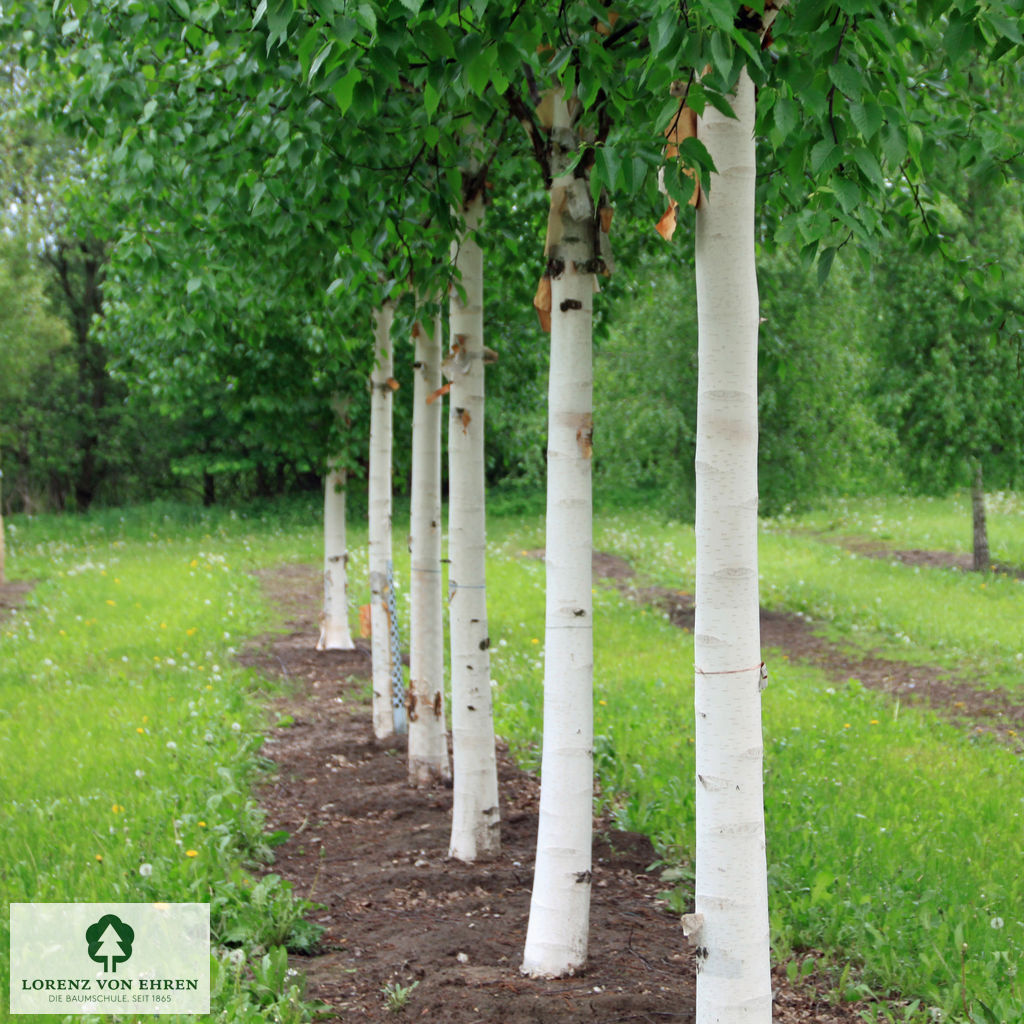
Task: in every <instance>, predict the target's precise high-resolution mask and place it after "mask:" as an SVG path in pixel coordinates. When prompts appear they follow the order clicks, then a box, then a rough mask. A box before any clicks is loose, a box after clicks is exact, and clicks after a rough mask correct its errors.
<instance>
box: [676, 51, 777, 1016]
mask: <svg viewBox="0 0 1024 1024" xmlns="http://www.w3.org/2000/svg"><path fill="white" fill-rule="evenodd" d="M732 107H733V110H734V112H735V114H736V119H732V118H728V117H725V116H724V115H722V114H721V113H719V112H718V111H716V110H714V108H712V107H711V106H708V107H707V109H706V111H705V117H704V119H703V120H702V121H701V123H700V124H699V127H698V137H699V138H700V139H701V141H703V143H704V145H705V146H706V147H707V149H708V152H709V153H710V154H711V157H712V159H713V160H714V162H715V166H716V167H717V168H718V173H716V174H713V175H712V177H711V194H710V196H709V197H708V196H705V197H704V198H703V199H702V200H701V202H700V205H699V206H698V209H697V228H696V274H697V310H698V364H699V371H698V372H699V380H698V399H697V457H696V474H697V518H696V527H695V528H696V540H697V578H696V622H695V624H694V631H693V632H694V648H695V660H696V665H695V708H696V768H697V779H696V790H697V801H696V831H697V847H696V907H695V914H694V915H693V917H692V918H691V919H690V921H689V928H688V931H689V934H690V937H691V941H694V942H695V944H696V945H697V947H698V966H697V1022H698V1024H711V1022H712V1021H715V1022H719V1021H729V1022H732V1021H740V1020H742V1021H745V1022H752V1024H765V1022H768V1021H770V1020H771V1012H772V1005H771V1004H772V993H771V976H770V963H769V943H768V892H767V871H766V862H765V836H764V801H763V785H764V779H763V767H762V765H763V739H762V736H761V689H762V680H761V653H760V650H761V641H760V624H759V619H758V600H759V597H758V565H757V332H758V296H757V272H756V269H755V262H754V179H755V152H754V88H753V85H752V83H751V81H750V78H749V77H748V75H747V73H746V72H745V71H744V72H743V73H742V74H741V75H740V80H739V83H738V85H737V91H736V95H735V96H734V97H733V99H732Z"/></svg>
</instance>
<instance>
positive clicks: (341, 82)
mask: <svg viewBox="0 0 1024 1024" xmlns="http://www.w3.org/2000/svg"><path fill="white" fill-rule="evenodd" d="M362 78H363V73H362V72H361V71H360V70H359V68H353V69H352V70H351V71H350V72H349V73H348V74H347V75H343V76H342V77H341V78H339V79H338V81H337V82H335V83H334V86H333V87H332V89H331V91H332V92H333V93H334V99H335V100H336V101H337V104H338V109H339V110H340V111H341V113H343V114H347V113H348V110H349V107H351V106H352V92H353V90H354V89H355V87H356V85H357V84H358V83H359V82H360V81H362Z"/></svg>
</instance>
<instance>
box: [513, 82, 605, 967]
mask: <svg viewBox="0 0 1024 1024" xmlns="http://www.w3.org/2000/svg"><path fill="white" fill-rule="evenodd" d="M550 103H551V121H550V143H549V144H550V157H549V159H550V165H549V168H550V169H549V173H550V176H551V188H550V207H551V209H550V215H549V221H548V236H547V247H546V252H545V256H546V257H547V260H548V264H547V274H546V278H545V280H546V281H547V282H548V285H545V284H544V283H542V286H541V290H542V292H544V291H546V288H547V286H549V287H550V304H549V308H550V313H549V315H550V325H551V369H550V376H549V385H548V468H547V512H546V524H547V525H546V530H547V535H546V542H545V565H546V570H547V572H546V586H545V628H544V737H543V749H542V755H541V798H540V818H539V823H538V835H537V859H536V862H535V869H534V881H533V891H532V895H531V901H530V919H529V925H528V928H527V933H526V946H525V950H524V954H523V965H522V969H523V971H524V972H525V973H527V974H531V975H534V976H539V977H558V976H561V975H564V974H572V973H574V972H576V971H577V970H580V969H581V968H582V967H583V965H584V964H585V963H586V958H587V940H588V934H589V914H590V884H591V832H592V818H593V809H592V808H593V774H594V767H593V732H594V726H593V681H594V678H593V677H594V655H593V601H592V598H591V557H592V550H593V542H592V520H593V506H592V496H591V455H592V451H593V448H592V441H593V429H594V424H593V370H592V356H591V340H592V318H593V300H594V292H595V290H596V278H595V271H596V270H597V266H598V263H599V262H600V253H599V252H597V253H595V244H594V243H595V239H596V238H597V237H598V236H599V234H600V225H599V223H598V216H597V211H596V209H595V204H594V202H593V199H592V198H591V195H590V189H589V187H588V185H589V183H588V180H587V177H586V175H585V174H582V173H581V174H573V173H572V172H571V170H569V165H570V163H571V162H572V161H573V160H574V158H575V157H576V155H577V151H578V149H579V147H580V138H579V135H578V128H577V125H576V116H577V115H578V112H579V103H578V101H577V100H576V97H575V96H573V97H571V98H570V99H569V100H568V101H567V100H566V98H565V96H564V93H563V92H562V91H561V90H560V89H555V90H554V91H553V92H552V93H551V94H550ZM541 305H542V306H543V305H547V303H546V301H545V300H544V299H542V300H541Z"/></svg>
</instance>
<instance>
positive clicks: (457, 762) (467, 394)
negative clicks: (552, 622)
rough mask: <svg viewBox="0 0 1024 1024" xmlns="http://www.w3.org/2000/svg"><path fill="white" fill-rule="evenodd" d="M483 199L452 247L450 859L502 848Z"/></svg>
mask: <svg viewBox="0 0 1024 1024" xmlns="http://www.w3.org/2000/svg"><path fill="white" fill-rule="evenodd" d="M483 216H484V203H483V196H482V195H479V194H477V195H475V196H473V197H471V198H470V199H469V200H468V201H467V203H466V209H465V217H466V230H465V232H464V233H463V235H462V236H461V237H460V239H459V241H458V243H457V246H456V250H455V259H456V267H457V268H458V270H459V273H460V275H461V281H460V286H461V288H462V290H463V292H464V294H465V301H463V300H462V299H461V298H460V296H459V293H458V290H457V289H456V290H453V292H452V297H451V309H450V314H449V320H450V325H449V326H450V330H451V336H452V343H451V352H450V353H449V355H448V358H447V360H446V362H445V372H446V374H447V375H448V377H449V378H450V380H451V392H450V395H449V402H450V407H451V411H450V416H449V421H448V524H449V525H448V554H449V559H450V562H451V564H450V566H449V569H448V608H449V621H450V627H451V628H450V632H451V665H452V756H453V761H454V764H453V768H454V794H453V803H452V834H451V844H450V847H449V851H448V853H449V856H451V857H455V858H457V859H458V860H462V861H467V862H472V861H477V860H488V859H491V858H493V857H496V856H497V855H498V852H499V851H500V849H501V818H500V814H499V810H498V768H497V758H496V756H495V751H494V721H493V718H492V716H491V656H490V652H489V650H488V648H489V647H490V644H491V641H490V637H489V636H488V632H487V589H486V587H487V584H486V554H487V535H486V528H485V524H486V520H485V511H484V362H483V355H484V343H483V329H484V328H483V254H482V252H481V251H480V247H479V245H477V242H476V239H475V238H474V233H475V231H476V230H477V229H478V228H479V226H480V225H481V224H482V223H483Z"/></svg>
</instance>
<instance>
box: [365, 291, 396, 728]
mask: <svg viewBox="0 0 1024 1024" xmlns="http://www.w3.org/2000/svg"><path fill="white" fill-rule="evenodd" d="M394 316H395V310H394V305H393V304H392V303H391V302H385V303H384V305H383V306H381V308H380V309H378V310H376V311H375V312H374V314H373V320H374V328H373V352H374V367H373V372H372V373H371V374H370V480H369V502H368V512H369V583H370V646H371V650H372V656H373V657H372V664H373V667H372V686H373V734H374V736H376V737H377V739H386V738H387V737H388V736H392V735H394V734H395V732H397V731H399V726H400V719H399V716H398V712H397V709H396V708H395V707H394V703H393V700H394V692H393V688H392V671H393V669H394V662H393V658H392V651H391V615H390V612H389V611H388V592H389V590H390V588H391V586H392V585H393V579H392V569H391V554H392V552H391V405H392V395H393V393H394V389H395V386H396V383H397V382H396V381H395V377H394V352H393V350H392V340H391V325H392V322H393V321H394Z"/></svg>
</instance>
